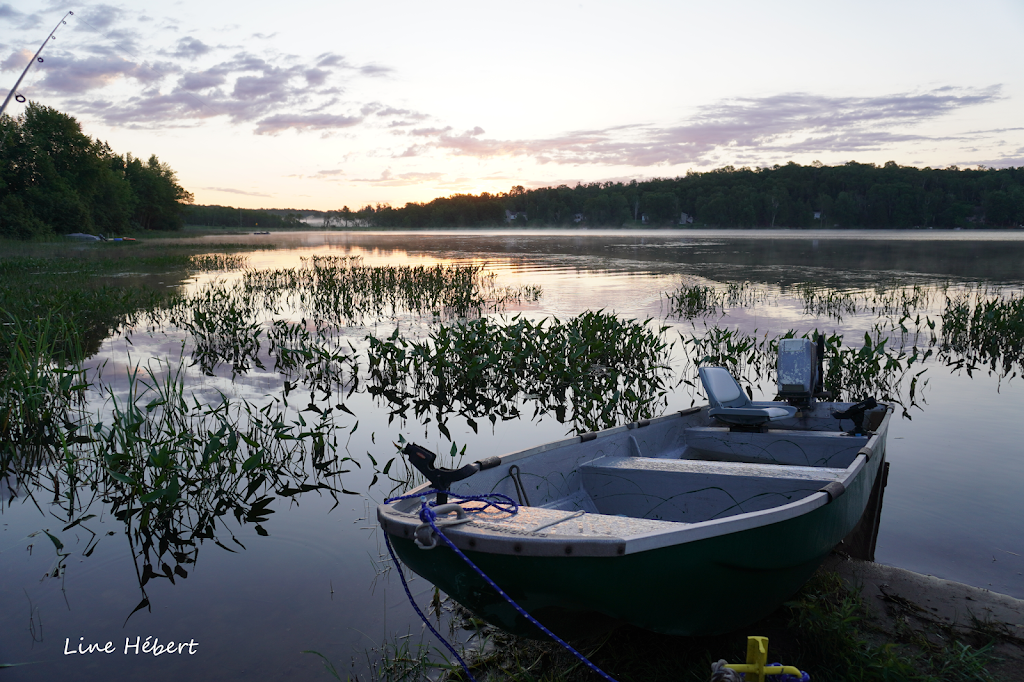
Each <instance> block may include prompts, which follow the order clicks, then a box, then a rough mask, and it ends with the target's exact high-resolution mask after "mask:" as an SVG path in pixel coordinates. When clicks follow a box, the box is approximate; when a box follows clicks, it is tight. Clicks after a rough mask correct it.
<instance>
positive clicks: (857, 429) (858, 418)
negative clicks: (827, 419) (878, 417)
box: [832, 398, 878, 436]
mask: <svg viewBox="0 0 1024 682" xmlns="http://www.w3.org/2000/svg"><path fill="white" fill-rule="evenodd" d="M876 407H878V401H876V400H875V399H874V398H865V399H864V400H862V401H860V402H859V403H856V404H855V405H850V406H849V407H848V408H846V409H845V410H843V411H842V412H833V413H832V416H833V417H835V418H836V419H839V420H843V419H850V420H852V421H853V428H852V429H850V430H849V431H848V432H847V433H849V434H850V435H851V436H859V435H863V434H864V413H865V412H867V411H868V410H873V409H875V408H876Z"/></svg>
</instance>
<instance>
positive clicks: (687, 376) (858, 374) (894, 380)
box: [680, 325, 932, 418]
mask: <svg viewBox="0 0 1024 682" xmlns="http://www.w3.org/2000/svg"><path fill="white" fill-rule="evenodd" d="M816 334H817V332H813V333H811V332H807V333H804V334H803V335H802V336H803V338H813V337H814V336H815V335H816ZM680 336H681V339H682V349H683V353H684V355H685V357H686V358H687V360H689V362H690V366H689V367H688V368H686V369H684V373H683V377H682V379H681V383H682V384H685V385H687V386H689V387H690V389H691V390H693V391H697V390H698V386H699V385H700V381H699V379H698V377H697V368H698V367H702V366H721V367H726V368H727V369H728V370H729V371H730V372H731V373H732V375H733V376H735V377H736V379H737V380H738V381H739V382H740V383H741V384H743V385H744V387H745V388H746V390H747V393H748V394H750V395H751V396H753V395H754V390H755V389H756V390H757V391H758V392H761V393H765V394H768V395H774V392H775V384H776V360H777V357H778V342H779V340H780V339H786V338H794V337H796V336H797V333H796V332H795V331H793V330H790V331H788V332H786V333H784V334H779V335H773V336H769V335H768V334H764V335H758V334H757V333H756V331H755V332H754V333H753V334H746V333H743V332H740V331H738V330H734V329H727V328H724V327H719V326H708V325H704V328H703V331H702V333H698V332H697V329H696V327H694V332H693V333H690V334H682V333H681V334H680ZM824 336H825V356H824V359H825V363H824V364H825V376H824V377H823V378H824V385H825V390H827V391H828V392H829V393H830V394H831V395H832V397H833V399H835V400H840V401H842V400H846V401H851V402H856V401H858V400H861V399H862V398H864V397H867V396H869V395H870V396H873V397H875V398H877V399H878V400H884V401H887V402H893V403H896V404H898V405H900V406H902V408H903V415H904V416H905V417H908V418H909V417H910V412H909V410H910V408H912V407H918V406H919V404H920V401H921V400H922V392H923V390H924V387H925V386H926V385H927V379H923V378H922V377H923V375H924V374H925V372H926V370H925V369H924V368H923V367H921V365H922V364H923V363H924V361H925V360H927V359H928V358H929V357H930V356H931V355H932V351H931V350H930V349H927V350H924V351H921V350H919V349H918V348H917V346H916V345H915V346H911V347H910V348H909V349H907V347H906V346H905V345H902V346H901V347H900V348H897V349H893V348H892V346H891V344H890V339H891V329H889V328H887V327H884V326H882V325H875V326H874V327H873V328H872V331H871V332H867V333H865V334H864V343H863V345H862V346H860V347H859V348H856V347H853V346H850V345H844V343H843V336H842V335H841V334H826V335H824ZM919 368H920V369H919ZM694 402H696V396H695V397H694Z"/></svg>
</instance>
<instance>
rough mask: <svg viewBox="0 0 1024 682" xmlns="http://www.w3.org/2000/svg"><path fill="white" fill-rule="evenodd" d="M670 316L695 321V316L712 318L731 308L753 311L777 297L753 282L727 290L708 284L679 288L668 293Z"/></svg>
mask: <svg viewBox="0 0 1024 682" xmlns="http://www.w3.org/2000/svg"><path fill="white" fill-rule="evenodd" d="M665 299H666V301H667V303H668V308H669V311H668V316H669V317H680V318H682V319H684V320H692V319H694V318H696V317H710V316H711V315H714V314H716V313H718V314H724V313H726V312H727V309H728V308H730V307H737V308H752V307H754V306H758V305H767V304H770V303H771V302H772V301H773V299H774V297H773V296H772V294H771V293H770V292H769V291H768V290H767V289H766V288H765V287H763V286H760V285H757V284H754V283H753V282H746V281H744V282H729V283H728V284H727V285H726V286H725V287H724V288H719V287H713V286H710V285H707V284H686V283H683V284H681V285H679V288H677V289H676V290H674V291H669V292H666V293H665Z"/></svg>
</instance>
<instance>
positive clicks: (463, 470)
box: [402, 443, 501, 504]
mask: <svg viewBox="0 0 1024 682" xmlns="http://www.w3.org/2000/svg"><path fill="white" fill-rule="evenodd" d="M402 454H403V455H405V456H406V457H408V458H409V461H410V462H412V465H413V466H414V467H416V469H417V470H418V471H419V472H420V473H421V474H423V475H424V476H426V478H427V480H428V481H430V485H432V486H433V487H434V488H435V489H437V490H439V491H442V490H443V491H446V490H448V488H449V487H450V486H451V484H452V483H454V482H455V481H461V480H462V479H464V478H469V477H470V476H472V475H473V474H475V473H477V472H478V471H483V470H484V469H493V468H494V467H496V466H498V465H499V464H501V458H499V457H488V458H486V459H481V460H478V461H476V462H473V463H472V464H467V465H466V466H464V467H460V468H458V469H440V468H438V467H436V466H434V462H435V461H436V460H437V455H435V454H434V453H433V452H431V451H430V450H427V449H426V448H425V447H422V446H419V445H416V444H415V443H408V444H407V445H406V446H405V447H404V448H402ZM447 502H448V495H446V494H445V493H443V492H439V493H438V494H437V504H446V503H447Z"/></svg>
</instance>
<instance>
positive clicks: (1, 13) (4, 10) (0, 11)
mask: <svg viewBox="0 0 1024 682" xmlns="http://www.w3.org/2000/svg"><path fill="white" fill-rule="evenodd" d="M24 16H25V15H24V14H22V13H21V12H19V11H18V10H16V9H14V8H13V7H11V6H10V5H9V4H7V3H6V2H5V3H4V4H2V5H0V19H6V20H8V21H16V20H18V19H21V18H22V17H24Z"/></svg>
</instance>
